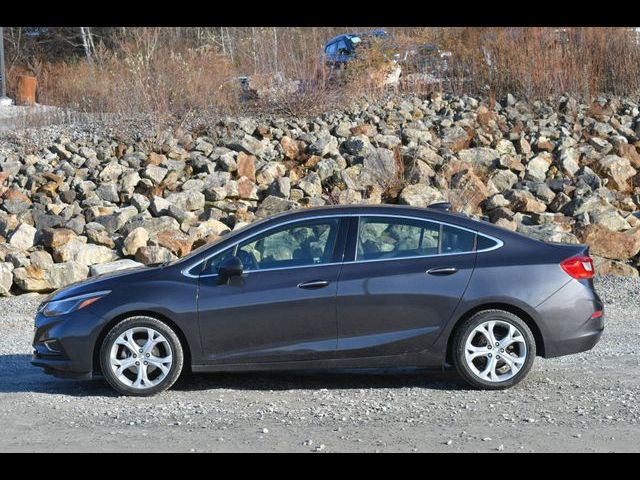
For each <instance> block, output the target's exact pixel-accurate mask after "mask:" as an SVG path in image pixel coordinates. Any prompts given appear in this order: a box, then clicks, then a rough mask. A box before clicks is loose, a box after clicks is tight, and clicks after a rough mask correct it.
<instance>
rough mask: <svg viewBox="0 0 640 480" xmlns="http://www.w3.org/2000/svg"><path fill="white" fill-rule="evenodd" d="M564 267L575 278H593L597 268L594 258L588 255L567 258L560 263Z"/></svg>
mask: <svg viewBox="0 0 640 480" xmlns="http://www.w3.org/2000/svg"><path fill="white" fill-rule="evenodd" d="M560 266H561V267H562V269H563V270H564V271H565V272H567V273H568V274H569V275H571V276H572V277H573V278H577V279H578V280H581V279H583V278H593V275H594V273H595V270H594V268H593V260H591V257H588V256H587V255H578V256H577V257H571V258H567V259H566V260H564V261H562V263H560Z"/></svg>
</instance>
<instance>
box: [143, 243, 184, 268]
mask: <svg viewBox="0 0 640 480" xmlns="http://www.w3.org/2000/svg"><path fill="white" fill-rule="evenodd" d="M176 258H177V257H176V256H175V255H174V254H173V253H171V250H169V249H168V248H165V247H160V246H147V247H141V248H139V249H138V251H137V252H136V261H138V262H140V263H143V264H144V265H157V264H160V263H165V262H170V261H172V260H175V259H176Z"/></svg>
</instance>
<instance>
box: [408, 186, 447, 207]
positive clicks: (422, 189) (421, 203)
mask: <svg viewBox="0 0 640 480" xmlns="http://www.w3.org/2000/svg"><path fill="white" fill-rule="evenodd" d="M399 200H400V203H402V204H404V205H411V206H414V207H428V206H429V205H431V204H432V203H436V202H442V201H444V200H445V199H444V197H443V196H442V193H440V190H438V189H437V188H434V187H431V186H429V185H425V184H416V185H408V186H406V187H405V188H404V189H403V190H402V192H400V198H399Z"/></svg>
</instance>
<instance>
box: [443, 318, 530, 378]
mask: <svg viewBox="0 0 640 480" xmlns="http://www.w3.org/2000/svg"><path fill="white" fill-rule="evenodd" d="M453 349H454V350H453V361H454V365H455V367H456V370H457V371H458V373H459V374H460V375H461V376H462V378H464V379H465V380H466V381H467V383H469V384H470V385H471V386H473V387H475V388H480V389H485V390H501V389H505V388H509V387H512V386H513V385H515V384H517V383H519V382H520V381H521V380H522V379H523V378H524V377H526V375H527V373H529V370H531V366H532V365H533V360H534V359H535V356H536V344H535V340H534V337H533V334H532V333H531V329H530V328H529V327H528V326H527V324H526V323H525V322H524V321H523V320H522V319H521V318H519V317H518V316H516V315H514V314H513V313H510V312H506V311H504V310H485V311H482V312H478V313H476V314H475V315H473V316H472V317H471V318H468V319H467V320H465V321H464V322H463V323H462V325H460V327H459V328H458V329H457V331H456V333H455V336H454V339H453Z"/></svg>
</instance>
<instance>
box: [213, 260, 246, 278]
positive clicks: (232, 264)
mask: <svg viewBox="0 0 640 480" xmlns="http://www.w3.org/2000/svg"><path fill="white" fill-rule="evenodd" d="M242 271H243V266H242V262H241V261H240V259H239V258H238V257H229V258H226V259H224V260H223V261H222V263H221V264H220V265H219V266H218V278H219V279H220V283H225V282H227V281H228V280H229V279H231V278H233V277H240V276H242Z"/></svg>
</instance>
